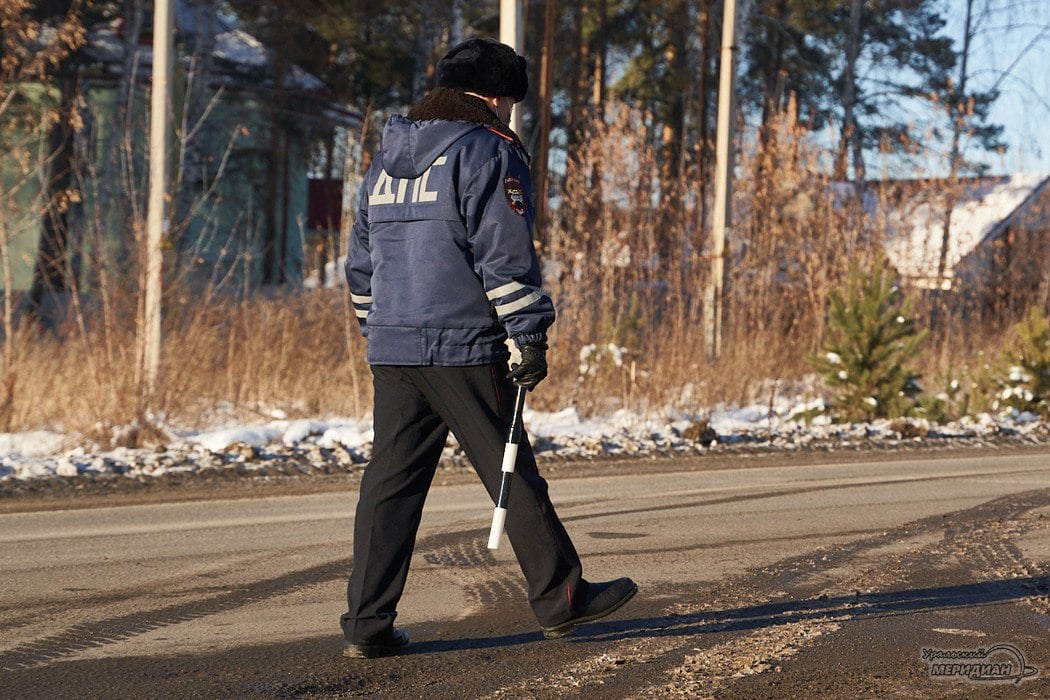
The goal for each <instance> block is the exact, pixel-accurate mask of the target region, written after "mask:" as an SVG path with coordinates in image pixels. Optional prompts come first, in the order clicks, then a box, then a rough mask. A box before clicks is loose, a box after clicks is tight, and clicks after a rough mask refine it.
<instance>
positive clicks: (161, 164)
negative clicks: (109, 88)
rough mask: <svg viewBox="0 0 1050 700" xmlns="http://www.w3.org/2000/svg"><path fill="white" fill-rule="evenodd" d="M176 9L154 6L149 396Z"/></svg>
mask: <svg viewBox="0 0 1050 700" xmlns="http://www.w3.org/2000/svg"><path fill="white" fill-rule="evenodd" d="M172 26H173V22H172V13H171V1H170V0H156V2H155V3H154V7H153V87H152V91H151V95H150V132H149V200H148V204H147V207H148V208H147V214H146V251H145V253H146V254H145V258H146V275H145V301H144V304H143V315H142V357H141V364H140V366H141V369H142V372H143V374H144V378H145V383H146V393H147V396H150V397H152V396H153V395H154V392H155V390H156V388H157V378H158V376H159V374H160V346H161V334H160V316H161V255H162V253H161V245H162V242H163V239H164V233H165V229H166V228H167V224H168V216H167V213H168V201H167V200H168V133H169V131H170V129H169V128H168V126H169V118H168V103H169V100H170V95H171V72H172V55H171V38H172Z"/></svg>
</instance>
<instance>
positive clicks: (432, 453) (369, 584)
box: [341, 364, 586, 643]
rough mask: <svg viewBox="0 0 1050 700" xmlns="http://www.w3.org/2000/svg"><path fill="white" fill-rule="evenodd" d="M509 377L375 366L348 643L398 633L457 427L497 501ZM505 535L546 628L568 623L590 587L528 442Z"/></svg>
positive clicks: (346, 620)
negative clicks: (428, 509) (429, 505)
mask: <svg viewBox="0 0 1050 700" xmlns="http://www.w3.org/2000/svg"><path fill="white" fill-rule="evenodd" d="M506 375H507V367H506V365H505V364H504V365H482V366H476V367H433V366H432V367H402V366H389V365H375V366H373V367H372V378H373V385H374V388H375V408H374V429H375V438H374V441H373V443H372V460H371V461H370V462H369V464H368V466H367V467H366V468H365V473H364V476H363V477H362V480H361V493H360V499H359V501H358V504H357V516H356V520H355V522H354V567H353V572H352V573H351V575H350V581H349V583H348V585H347V603H348V609H347V612H346V613H345V614H344V615H343V616H342V618H341V622H342V627H343V634H344V636H345V637H346V639H347V640H348V641H350V642H355V643H363V642H367V641H369V640H370V639H374V638H376V637H377V636H379V635H382V634H383V633H385V632H386V631H387V630H389V628H390V627H391V626H392V625H393V622H394V618H395V617H396V616H397V604H398V601H399V600H400V599H401V594H402V593H403V591H404V588H405V580H406V578H407V576H408V566H409V561H410V559H411V557H412V550H413V547H414V546H415V539H416V532H417V530H418V528H419V522H420V517H421V515H422V512H423V503H424V501H425V500H426V496H427V492H428V490H429V489H430V484H431V481H432V480H433V477H434V473H435V471H436V469H437V464H438V460H439V458H440V456H441V452H442V449H443V448H444V446H445V439H446V438H447V437H448V432H449V430H450V429H451V431H452V433H453V434H454V435H455V436H456V439H457V440H458V441H459V444H460V446H462V448H463V450H464V452H465V453H466V455H467V457H468V458H469V459H470V461H471V463H472V464H473V465H474V469H475V471H476V472H477V473H478V476H480V477H481V481H482V482H483V483H484V485H485V488H486V489H487V490H488V492H489V495H490V496H491V498H492V500H493V502H495V500H496V499H497V498H498V496H499V487H500V480H501V474H502V472H501V465H502V461H503V450H504V445H505V443H506V439H507V430H508V428H509V425H510V419H511V413H512V411H513V409H514V394H515V387H514V385H513V383H512V382H511V381H510V380H509V379H507V377H506ZM506 533H507V536H508V538H509V540H510V543H511V546H512V547H513V549H514V555H515V557H516V558H517V560H518V563H519V565H520V566H521V570H522V573H524V575H525V580H526V582H527V584H528V595H529V604H530V605H531V607H532V611H533V613H534V614H535V615H536V618H537V619H538V620H539V622H540V624H541V625H542V626H552V625H556V624H559V623H561V622H564V621H565V620H567V619H569V618H570V617H571V616H572V614H573V604H574V601H575V600H576V599H577V592H578V591H579V592H581V593H585V592H586V583H585V582H584V581H583V580H582V578H581V577H582V567H581V565H580V559H579V556H578V555H577V553H576V549H575V547H574V546H573V544H572V540H571V539H570V538H569V535H568V533H566V531H565V528H564V527H563V526H562V523H561V521H560V520H559V519H558V516H557V514H556V513H555V512H554V506H553V505H552V504H551V501H550V497H549V496H548V493H547V482H546V481H545V480H544V479H543V477H542V476H540V474H539V472H538V470H537V468H536V459H535V457H534V455H533V452H532V446H531V445H530V444H529V441H528V438H527V437H526V436H525V435H523V436H522V440H521V444H520V446H519V449H518V460H517V462H516V463H515V471H514V478H513V484H512V486H511V491H510V501H509V503H508V512H507V523H506ZM479 536H480V535H479Z"/></svg>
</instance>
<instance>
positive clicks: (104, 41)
mask: <svg viewBox="0 0 1050 700" xmlns="http://www.w3.org/2000/svg"><path fill="white" fill-rule="evenodd" d="M173 11H174V13H175V15H174V23H175V33H176V36H177V37H178V41H179V43H180V44H182V45H186V46H192V45H193V44H194V43H195V41H196V36H197V34H198V32H199V31H200V30H201V29H202V27H201V17H200V11H199V9H198V6H197V3H196V2H194V0H173ZM121 25H122V23H121V21H120V20H116V21H113V22H109V23H106V24H104V25H101V26H96V27H93V28H91V29H90V30H89V31H88V33H87V42H86V45H85V47H84V52H85V53H86V54H87V55H88V56H90V57H91V58H92V59H93V60H95V61H96V62H98V64H99V66H100V68H101V69H102V71H103V74H104V75H109V76H117V75H119V74H120V71H122V70H123V69H124V42H123V39H122V37H121ZM214 31H215V32H216V35H215V43H214V49H213V51H212V64H213V65H212V69H211V80H212V83H213V86H215V87H218V86H224V87H233V88H242V89H259V88H270V89H282V90H299V91H303V92H309V93H314V94H316V95H318V96H319V97H322V96H323V94H324V92H325V89H326V86H325V84H324V82H323V81H322V80H320V79H319V78H317V77H316V76H314V75H311V74H310V73H308V72H306V71H305V70H303V69H302V68H301V67H299V66H295V65H293V66H291V69H290V70H289V71H288V73H287V74H286V76H285V77H284V80H283V84H282V85H280V86H277V85H275V84H274V75H275V71H274V69H273V65H274V62H273V52H272V51H271V50H270V49H268V48H267V47H266V46H264V45H263V44H262V42H261V41H259V39H257V38H256V37H254V36H252V35H251V34H249V33H248V32H247V31H245V30H244V29H243V27H241V26H240V24H239V21H238V20H237V18H236V17H234V16H232V15H229V14H225V13H222V12H219V13H218V15H217V16H216V18H215V25H214ZM144 32H145V33H144V38H145V39H146V41H145V42H144V43H143V42H141V41H140V46H139V47H138V48H139V59H138V61H139V70H140V71H141V74H142V76H143V77H144V78H146V77H148V76H149V75H150V72H151V70H152V66H153V47H152V45H151V44H150V43H149V41H148V36H149V34H148V33H149V28H148V27H147V28H145V29H144ZM179 58H180V60H183V61H188V60H189V59H188V57H186V56H180V57H179ZM330 107H331V109H326V110H325V114H326V116H328V117H329V118H330V119H332V120H334V121H336V122H340V123H345V124H359V123H360V122H361V115H360V113H358V112H356V111H355V110H351V109H347V108H345V107H341V106H338V105H334V104H332V105H330Z"/></svg>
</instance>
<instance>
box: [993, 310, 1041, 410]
mask: <svg viewBox="0 0 1050 700" xmlns="http://www.w3.org/2000/svg"><path fill="white" fill-rule="evenodd" d="M999 375H1000V376H999V377H998V378H997V383H998V385H999V389H1000V392H999V396H998V403H999V406H1000V407H1003V408H1007V409H1014V410H1017V411H1026V412H1029V413H1035V414H1038V415H1040V416H1042V417H1043V418H1044V419H1045V418H1050V320H1048V319H1047V316H1046V314H1045V313H1043V312H1042V311H1041V310H1040V309H1039V308H1038V307H1034V306H1033V307H1032V308H1031V309H1029V311H1028V315H1026V316H1025V317H1024V318H1023V319H1022V320H1021V321H1020V322H1019V323H1017V324H1016V325H1015V326H1013V327H1012V328H1011V329H1010V332H1009V334H1008V335H1007V341H1006V349H1005V351H1004V352H1003V368H1002V370H1001V371H1000V373H999Z"/></svg>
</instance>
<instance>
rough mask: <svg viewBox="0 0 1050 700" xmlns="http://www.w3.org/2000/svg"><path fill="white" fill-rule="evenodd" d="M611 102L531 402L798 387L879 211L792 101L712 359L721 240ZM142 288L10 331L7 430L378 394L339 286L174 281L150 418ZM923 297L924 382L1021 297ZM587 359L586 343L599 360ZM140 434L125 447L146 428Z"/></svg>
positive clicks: (568, 210) (3, 392)
mask: <svg viewBox="0 0 1050 700" xmlns="http://www.w3.org/2000/svg"><path fill="white" fill-rule="evenodd" d="M616 114H617V117H616V118H615V119H612V120H610V121H609V123H607V124H604V125H599V126H596V127H595V129H594V132H593V133H592V134H591V138H589V139H588V140H587V141H586V145H585V146H584V147H583V148H582V149H581V150H580V151H579V152H577V153H575V154H574V158H573V159H572V161H571V163H570V164H569V166H568V172H567V174H566V179H565V182H564V186H563V189H562V192H561V193H560V196H559V198H558V201H559V206H558V207H557V208H556V209H555V211H554V215H553V220H552V223H551V225H550V228H549V230H547V231H544V232H541V233H542V238H543V240H544V242H545V246H544V250H543V251H542V257H543V259H544V261H545V262H546V263H548V269H547V273H546V283H547V286H548V288H549V290H550V292H551V293H552V296H553V297H554V298H555V300H556V303H557V305H558V309H559V320H558V322H557V324H556V325H555V327H554V328H553V329H552V333H551V347H552V350H551V353H550V357H549V359H550V363H551V377H550V379H548V380H547V382H545V383H544V384H543V385H542V386H541V387H540V388H539V389H538V390H537V391H536V392H535V393H534V395H533V396H532V397H531V399H530V401H531V405H532V406H533V407H535V408H537V409H542V410H560V409H562V408H565V407H567V406H575V407H576V408H578V409H579V410H580V411H581V412H583V413H585V414H586V413H592V412H607V411H612V410H615V409H618V408H621V407H622V408H628V409H631V410H642V411H644V410H646V409H660V408H663V407H667V406H674V407H677V408H679V409H682V410H684V411H688V412H693V413H704V412H705V411H707V410H709V409H710V408H711V407H712V406H714V405H716V404H718V403H723V402H726V403H742V402H751V401H759V402H768V401H769V400H770V399H771V396H772V393H773V392H774V391H784V390H785V388H786V387H785V386H783V385H778V384H776V383H773V382H771V380H772V379H776V380H783V381H784V383H785V384H786V385H787V386H790V385H792V384H793V383H800V382H803V381H804V379H805V377H806V375H808V374H810V369H809V367H808V366H807V364H806V361H805V357H806V354H807V353H809V352H812V351H813V350H815V349H817V348H818V347H819V346H820V343H821V340H822V337H823V332H824V322H825V304H826V300H827V298H828V293H829V291H830V290H832V289H835V288H838V287H840V286H841V285H842V284H843V280H844V279H845V277H846V274H847V271H848V269H849V265H850V263H851V262H852V261H854V260H859V261H861V262H864V261H867V260H870V259H871V258H872V257H873V255H874V253H875V251H876V249H877V248H878V247H879V245H880V240H879V225H878V222H871V221H868V220H866V218H865V215H864V214H863V212H861V211H860V208H859V207H857V206H855V205H851V204H849V203H848V202H843V201H841V200H839V199H837V198H836V197H835V196H833V195H832V189H831V188H830V184H831V183H829V180H828V177H827V176H826V174H825V173H826V171H827V168H826V167H825V164H826V163H827V162H828V154H827V153H825V152H822V151H821V150H820V149H819V148H817V147H815V146H813V145H812V144H810V143H809V142H808V141H807V138H806V134H805V130H804V129H802V128H801V127H799V126H798V125H797V124H796V123H795V121H794V119H793V117H792V115H791V114H790V113H789V114H785V115H783V117H782V118H781V120H780V121H779V122H778V123H777V124H776V125H774V127H773V128H772V129H771V130H770V131H769V132H768V133H767V134H765V137H764V138H763V139H762V140H761V141H762V145H761V146H753V147H749V148H747V149H744V152H743V153H742V158H741V168H740V172H741V177H739V178H738V180H737V182H736V197H735V199H734V210H735V211H734V214H735V216H734V225H733V228H732V231H731V233H730V242H731V248H732V250H731V253H732V256H731V258H730V259H731V266H730V275H729V286H728V289H729V295H728V299H727V304H726V318H725V329H726V336H725V341H724V344H723V352H722V355H721V356H720V357H719V358H718V359H717V360H712V359H710V358H708V357H707V356H706V353H705V350H704V342H703V338H702V332H701V321H702V308H701V306H702V305H701V300H702V298H703V289H704V285H705V283H706V279H707V275H708V261H709V257H708V256H709V254H710V251H708V250H707V249H706V246H707V243H706V227H703V226H701V225H700V224H699V221H698V220H699V217H700V215H699V213H698V212H697V207H696V201H697V194H698V193H697V189H698V188H697V183H696V178H695V177H694V176H693V175H692V174H691V173H687V174H686V175H685V176H684V177H683V178H682V179H681V180H680V181H673V182H669V181H667V180H666V178H665V177H663V176H662V175H661V173H660V171H659V164H658V162H657V161H658V159H657V157H656V153H655V150H654V148H653V147H652V144H653V143H654V139H651V138H648V137H647V129H646V124H645V120H644V119H643V118H642V117H641V116H640V115H638V114H637V113H635V112H633V111H631V110H629V109H627V108H622V109H620V110H619V111H618V112H616ZM136 299H137V294H135V292H134V290H131V291H127V292H123V293H120V292H114V294H113V297H112V298H111V299H109V300H108V301H107V306H106V312H105V313H104V314H103V313H102V312H101V311H92V310H91V309H79V310H77V313H74V314H73V315H72V319H73V320H72V321H71V322H70V323H69V325H68V326H67V327H65V328H61V329H59V330H58V332H57V333H56V334H41V333H39V332H36V331H30V330H29V329H26V328H21V329H16V330H14V331H13V332H12V333H10V334H9V337H8V338H7V341H6V342H7V347H8V351H7V352H6V354H5V358H4V368H5V370H6V372H5V375H4V376H5V377H6V380H5V382H4V384H3V385H2V386H0V399H2V400H0V429H2V430H19V431H21V430H28V429H33V428H39V427H50V428H62V429H66V430H71V431H80V432H83V433H89V434H94V435H96V436H98V435H102V436H105V435H107V434H109V435H113V434H115V432H114V431H115V429H116V428H118V427H119V426H127V425H131V424H139V425H147V424H149V423H151V422H159V423H163V424H166V425H174V426H179V427H203V426H204V425H207V424H208V423H210V422H212V421H214V420H218V419H220V418H225V419H246V418H248V419H250V418H253V417H254V418H256V419H263V418H269V417H270V415H271V413H270V412H271V411H272V410H274V409H279V410H281V411H283V412H284V413H286V414H287V415H289V416H290V417H311V416H326V415H330V416H334V415H340V416H362V415H365V414H366V413H367V412H368V411H369V410H370V408H371V378H370V374H369V372H368V368H367V365H366V363H365V360H364V342H363V340H362V339H361V338H360V336H359V334H358V331H357V325H356V321H354V319H353V318H352V316H351V315H349V314H348V309H347V306H346V300H345V298H344V294H343V293H342V292H341V291H309V292H299V293H289V294H287V295H283V296H274V297H264V296H261V295H260V296H254V297H251V298H236V299H222V298H219V299H215V298H212V299H211V300H209V301H203V302H202V301H201V297H199V296H195V295H192V294H190V293H188V292H183V291H180V290H178V289H175V290H169V291H168V294H167V297H166V300H165V303H166V307H165V328H164V347H163V357H162V369H161V378H162V382H161V386H160V389H159V393H158V395H157V396H155V397H153V398H152V399H151V400H150V401H149V404H148V406H149V412H147V411H146V410H145V405H144V404H143V402H142V400H141V396H142V392H141V391H140V386H141V383H140V382H138V381H137V377H136V373H135V370H134V368H135V366H136V361H135V348H136V326H135V320H134V319H136V318H137V311H136V309H137V302H136ZM918 301H919V304H918V305H917V307H916V308H917V311H918V313H919V315H920V318H921V319H925V320H926V321H927V322H929V321H930V320H931V319H932V318H934V317H935V316H936V318H937V319H938V321H937V327H936V328H935V332H934V333H933V334H932V335H931V337H930V339H929V340H928V341H927V346H926V347H927V350H928V351H927V352H926V353H924V355H923V358H922V365H921V366H920V367H919V368H918V369H919V371H920V372H921V373H922V374H923V375H924V376H925V377H927V378H928V379H929V380H930V382H934V381H936V379H935V378H938V377H945V376H949V375H951V373H952V372H955V371H958V370H961V369H962V368H964V367H970V368H974V367H976V366H977V365H979V364H980V363H981V362H983V361H984V360H983V357H987V356H990V355H992V354H994V353H995V352H996V350H997V348H998V347H999V337H1000V334H1001V331H1002V329H1003V328H1004V327H1006V326H1007V325H1009V324H1010V323H1012V322H1013V321H1014V320H1016V318H1017V317H1018V316H1019V314H1020V313H1021V311H1022V310H1023V309H1022V308H1021V307H1020V306H1018V311H1017V312H1016V313H1015V312H1014V311H1013V310H999V311H997V312H996V313H995V314H992V315H991V316H990V317H989V316H985V317H976V320H975V317H974V316H972V315H971V316H967V317H966V318H963V317H961V316H959V315H958V314H957V312H956V311H955V310H953V309H950V308H945V307H944V305H943V302H941V301H937V300H932V299H918ZM610 346H611V347H612V348H613V349H614V351H610V350H609V348H610ZM982 351H983V352H985V353H986V355H984V356H982V355H981V354H980V353H981V352H982ZM581 353H583V354H587V353H590V355H589V357H588V359H587V362H586V371H582V370H581V364H582V363H581ZM937 388H938V387H936V386H931V387H930V389H931V390H937ZM125 434H127V433H126V431H125ZM132 434H133V438H132V439H130V440H129V441H130V442H134V441H135V437H134V436H137V438H138V439H139V440H140V441H148V435H146V433H144V432H140V433H134V432H133V433H132Z"/></svg>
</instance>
